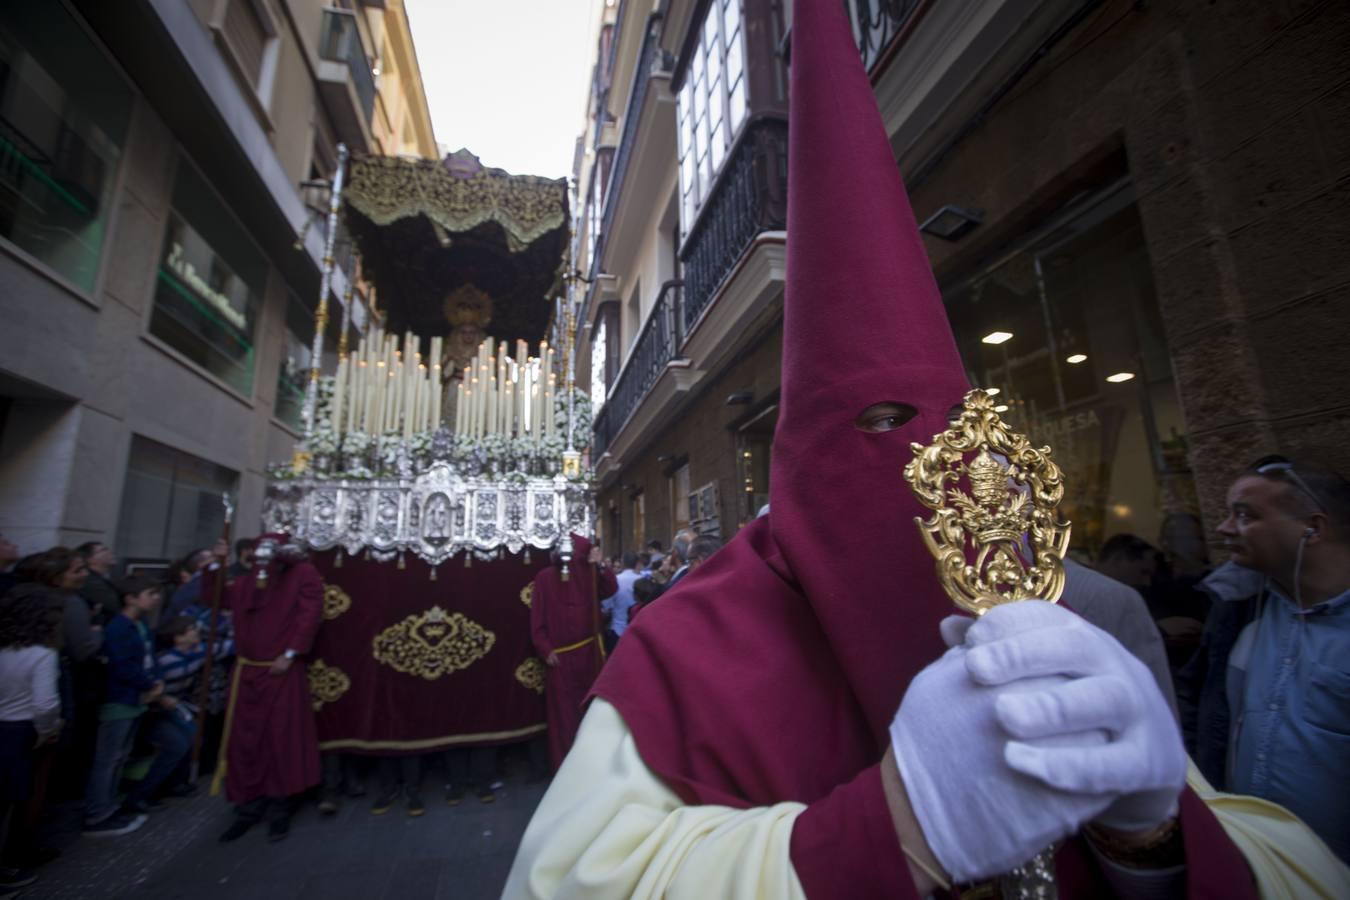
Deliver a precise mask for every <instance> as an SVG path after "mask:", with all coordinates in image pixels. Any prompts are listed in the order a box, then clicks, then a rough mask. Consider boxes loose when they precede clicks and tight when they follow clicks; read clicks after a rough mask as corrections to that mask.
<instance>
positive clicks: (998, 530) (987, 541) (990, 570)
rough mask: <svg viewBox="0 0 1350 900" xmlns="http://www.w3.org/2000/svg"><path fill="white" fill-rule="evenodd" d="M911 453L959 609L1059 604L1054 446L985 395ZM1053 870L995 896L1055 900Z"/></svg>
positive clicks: (1045, 867) (1001, 888)
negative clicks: (1015, 425) (1021, 427)
mask: <svg viewBox="0 0 1350 900" xmlns="http://www.w3.org/2000/svg"><path fill="white" fill-rule="evenodd" d="M911 447H912V449H913V450H914V460H913V461H912V462H910V463H909V464H908V465H906V466H905V480H906V481H908V482H909V485H910V487H911V488H913V489H914V494H915V496H917V497H918V498H919V502H920V503H922V504H923V505H924V506H926V507H928V508H929V509H931V510H933V515H932V517H931V518H929V519H928V521H926V522H925V521H924V520H923V519H922V518H919V517H915V519H914V523H915V524H916V525H918V526H919V533H920V534H921V535H923V542H924V544H925V545H926V546H927V547H928V552H929V553H931V554H933V559H934V560H936V563H937V575H938V580H939V581H940V582H941V583H942V588H943V590H945V591H946V592H947V596H948V597H950V598H951V599H952V602H953V603H955V604H956V605H957V606H959V607H961V608H962V609H964V610H966V611H967V612H971V613H974V614H975V615H977V616H979V615H983V614H984V613H986V612H988V611H989V610H990V609H992V608H993V607H995V606H997V605H999V604H1001V603H1013V602H1016V601H1019V600H1032V599H1041V600H1049V601H1050V602H1051V603H1054V602H1055V601H1057V600H1058V599H1059V597H1060V595H1061V594H1062V593H1063V592H1064V554H1065V553H1066V552H1067V551H1068V549H1069V523H1068V522H1065V521H1063V520H1062V519H1061V518H1060V517H1059V502H1060V500H1062V499H1063V497H1064V479H1063V473H1062V472H1060V469H1059V466H1057V465H1055V463H1054V462H1053V461H1052V460H1051V459H1050V448H1049V447H1042V448H1040V449H1037V448H1035V447H1033V446H1031V442H1030V441H1028V440H1027V438H1026V436H1025V435H1022V434H1018V433H1017V432H1015V431H1012V430H1011V429H1009V428H1008V426H1007V425H1005V424H1004V422H1003V420H1002V419H1000V418H999V415H998V413H997V412H996V411H995V410H994V401H993V400H992V399H991V398H990V397H989V395H988V394H986V393H985V392H984V391H981V390H974V391H971V392H969V393H968V394H966V397H965V402H964V403H963V404H962V407H961V415H960V417H959V418H958V419H957V420H956V421H955V422H953V423H952V426H951V427H950V428H948V429H947V430H946V431H944V432H942V433H941V434H938V435H934V437H933V442H932V443H931V444H929V445H928V446H927V447H925V446H923V445H921V444H912V445H911ZM1054 872H1055V867H1054V848H1047V849H1046V850H1043V851H1041V852H1040V853H1038V854H1036V856H1034V857H1032V858H1031V859H1030V860H1028V861H1027V862H1026V863H1024V864H1023V865H1021V866H1018V867H1017V868H1015V869H1013V870H1012V871H1011V872H1008V873H1007V874H1005V875H1003V876H1001V877H1000V878H999V879H998V880H997V885H998V887H997V892H996V895H997V896H1001V897H1003V898H1005V900H1033V898H1035V900H1054V898H1056V897H1058V896H1059V892H1058V888H1057V887H1056V884H1055V875H1054Z"/></svg>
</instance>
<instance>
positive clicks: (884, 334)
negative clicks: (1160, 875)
mask: <svg viewBox="0 0 1350 900" xmlns="http://www.w3.org/2000/svg"><path fill="white" fill-rule="evenodd" d="M793 9H794V18H793V23H792V29H793V35H794V41H793V44H792V60H791V89H790V90H789V92H788V97H789V103H790V118H791V121H792V128H791V129H790V131H789V134H788V140H789V149H788V153H789V156H790V159H791V164H790V165H789V166H788V227H787V234H788V247H787V278H786V286H785V289H784V300H783V358H782V359H783V362H782V365H783V373H782V387H781V398H780V405H779V417H778V423H777V426H776V428H775V431H774V441H773V454H772V458H771V460H770V467H771V475H770V478H769V495H770V503H771V505H772V511H771V512H770V513H769V515H767V516H764V517H763V518H761V519H756V520H755V521H754V522H752V523H750V524H749V525H747V526H746V527H745V528H742V529H741V530H740V532H739V533H738V534H737V535H736V537H735V538H734V539H733V540H732V541H731V542H730V543H729V544H727V546H726V547H725V548H724V549H722V550H720V551H718V553H717V554H716V555H714V556H713V557H712V558H711V559H710V560H708V562H706V563H704V564H703V565H701V566H699V567H698V569H697V570H696V571H695V572H694V573H693V574H691V575H690V576H689V577H687V578H684V579H682V580H681V581H680V583H679V584H678V585H677V586H676V587H675V588H673V589H672V590H671V591H670V593H669V594H668V595H665V596H663V597H662V598H661V602H660V603H657V604H655V605H654V607H653V609H651V610H650V611H647V612H644V613H643V614H642V616H641V617H640V618H639V619H638V620H637V621H635V622H634V623H633V624H632V626H631V627H630V628H629V629H628V630H627V631H626V632H624V637H623V641H622V642H621V644H620V646H619V649H618V651H617V652H616V653H615V655H614V659H613V660H612V661H611V663H610V664H609V665H608V666H606V667H605V673H604V675H603V676H601V678H600V679H599V681H597V682H596V685H595V694H596V695H597V696H600V697H603V698H605V699H606V700H607V701H609V702H610V703H611V704H613V705H614V707H615V708H616V709H617V710H618V712H619V714H620V715H621V716H622V717H623V720H624V722H625V723H626V724H627V726H628V728H629V731H630V732H631V733H632V735H633V739H634V741H635V742H636V743H637V748H638V752H639V753H640V754H641V755H642V760H643V762H645V763H646V764H647V766H648V767H649V768H650V769H651V770H652V771H653V772H654V773H655V774H656V775H658V776H660V777H661V778H662V780H663V781H664V782H665V783H666V784H667V785H668V786H669V787H670V788H671V790H673V791H674V792H675V793H676V794H678V795H679V796H680V797H681V799H683V800H684V801H685V802H686V803H689V804H723V805H729V806H734V807H740V808H745V807H753V806H767V805H770V804H774V803H780V802H783V801H797V802H800V803H804V804H806V809H805V811H804V812H803V813H802V814H801V815H800V816H798V817H797V819H796V821H795V823H794V825H793V829H792V843H791V856H792V866H793V869H794V870H795V872H796V873H797V875H798V877H799V878H800V880H801V884H802V887H803V889H804V891H805V893H806V896H808V897H810V898H812V900H816V898H832V897H847V898H853V897H892V898H910V897H913V896H914V894H915V891H914V884H913V881H912V880H911V879H910V876H909V871H908V866H907V864H906V862H905V859H904V856H903V854H902V853H901V852H900V849H899V847H898V838H897V836H896V833H895V828H894V826H893V825H892V824H891V820H890V814H889V810H888V808H887V805H886V798H885V795H884V793H883V791H882V787H881V778H880V769H879V764H880V762H879V761H880V760H881V759H882V758H883V755H884V753H885V751H886V748H887V746H888V745H889V743H890V738H889V734H888V726H889V723H890V721H891V719H892V717H893V716H894V715H895V710H896V708H897V707H898V706H899V705H900V700H901V698H902V697H903V696H904V694H905V691H906V689H907V688H908V687H909V684H910V682H911V680H912V679H913V678H914V676H916V675H917V674H918V673H919V672H920V671H922V670H923V668H924V667H925V666H927V665H928V664H929V663H930V662H932V661H933V660H935V659H937V658H938V657H940V656H941V655H942V654H943V652H944V651H945V649H946V648H945V647H944V646H943V643H942V640H941V638H940V637H939V632H938V624H939V622H940V621H941V620H942V618H943V617H944V616H946V615H947V614H948V613H949V612H952V611H953V607H952V604H951V601H950V600H948V598H947V597H946V595H945V593H944V591H943V590H942V587H941V584H940V583H939V581H938V578H937V575H936V569H935V566H934V562H933V559H932V557H931V556H930V555H929V553H928V551H927V550H926V549H925V547H924V544H923V541H922V540H921V538H920V536H919V534H918V532H917V530H916V529H915V526H914V520H915V517H922V518H927V517H928V515H929V513H928V511H927V510H926V509H925V508H924V507H923V506H922V505H921V504H920V503H919V502H918V500H917V499H916V498H915V497H914V495H913V493H912V492H911V491H910V490H909V488H908V487H907V486H906V485H905V483H904V481H903V479H902V476H901V472H902V469H903V467H904V464H905V463H906V462H908V461H909V460H911V459H913V457H914V454H913V452H912V450H911V448H910V445H911V443H912V442H918V443H927V442H928V441H930V440H931V439H932V436H933V435H934V434H937V433H939V432H941V431H943V430H945V429H946V428H947V425H948V413H949V411H950V410H951V408H952V407H953V405H955V404H957V403H960V402H961V397H962V395H963V394H965V392H966V390H967V382H966V376H965V369H964V366H963V365H962V361H961V358H960V355H959V353H958V352H957V347H956V342H955V340H954V339H953V338H952V333H951V328H950V325H949V324H948V321H947V314H946V309H945V307H944V305H943V302H942V296H941V293H940V292H939V291H938V288H937V284H936V282H935V281H934V279H933V275H932V271H931V268H930V265H929V261H928V256H927V253H926V251H925V248H924V245H923V241H922V239H921V237H920V235H919V231H918V228H917V226H916V224H915V220H914V216H913V213H912V211H911V209H910V205H909V200H908V197H907V196H906V194H905V189H904V185H903V184H902V183H901V179H900V170H899V168H898V167H897V166H896V164H895V155H894V153H893V151H892V148H891V145H890V140H889V135H888V134H887V133H886V130H885V128H884V127H883V125H882V121H881V116H880V114H879V113H878V110H877V103H876V97H875V95H874V94H873V92H872V86H871V82H870V81H869V80H868V76H867V72H866V71H865V70H864V68H863V65H862V60H861V57H860V56H859V54H858V48H857V45H856V44H855V43H854V40H853V34H852V31H851V29H850V25H849V22H848V20H847V18H846V17H845V13H844V9H843V8H842V5H841V4H840V3H838V2H833V0H796V2H795V3H794V5H793ZM802 35H805V36H808V37H809V40H800V41H799V40H796V39H795V38H796V37H799V36H802ZM991 315H992V316H994V318H991V319H990V320H989V321H990V322H991V323H992V322H994V321H997V310H995V311H994V312H991ZM991 327H992V325H991ZM874 404H900V406H898V407H897V411H898V415H894V416H891V417H890V418H892V419H893V420H894V421H892V422H890V423H887V422H884V421H880V422H877V423H876V424H877V425H880V426H883V427H877V428H869V429H860V428H858V427H857V426H856V422H857V420H858V418H859V417H860V416H861V415H863V414H864V412H865V411H868V410H871V409H872V407H873V405H874ZM867 414H868V415H869V416H870V415H874V414H875V411H873V412H869V413H867ZM979 774H980V773H972V777H979ZM1180 806H1181V827H1182V829H1183V839H1184V842H1185V852H1186V864H1187V890H1188V897H1190V898H1199V897H1218V896H1222V897H1232V898H1244V900H1245V898H1248V897H1253V896H1255V888H1254V885H1253V881H1252V877H1251V872H1250V870H1249V869H1248V868H1247V866H1246V864H1245V863H1244V861H1243V858H1242V855H1241V853H1239V852H1238V849H1237V847H1236V846H1235V845H1234V844H1233V842H1232V841H1231V840H1229V839H1228V838H1227V836H1226V835H1225V833H1224V831H1223V828H1222V827H1221V826H1220V824H1219V823H1218V821H1217V820H1216V819H1215V818H1214V816H1213V814H1212V813H1210V811H1209V810H1208V809H1207V808H1206V807H1205V805H1204V804H1203V803H1201V802H1200V801H1199V798H1198V797H1196V796H1195V795H1194V794H1193V793H1191V792H1189V791H1187V792H1185V793H1183V794H1182V795H1181V798H1180ZM1006 826H1007V827H1009V828H1015V827H1017V823H1016V822H1008V823H1006ZM1056 862H1057V866H1058V875H1059V880H1060V896H1061V897H1062V898H1065V900H1079V898H1088V897H1092V898H1095V897H1100V896H1103V895H1104V893H1105V892H1104V891H1103V889H1102V887H1101V885H1100V884H1098V883H1097V882H1096V878H1097V875H1098V870H1097V868H1096V865H1095V862H1094V860H1093V857H1092V855H1091V852H1090V851H1089V850H1088V849H1086V848H1085V847H1084V846H1083V841H1082V840H1070V841H1067V842H1065V844H1064V849H1063V850H1062V851H1061V853H1060V854H1059V856H1058V857H1057V859H1056Z"/></svg>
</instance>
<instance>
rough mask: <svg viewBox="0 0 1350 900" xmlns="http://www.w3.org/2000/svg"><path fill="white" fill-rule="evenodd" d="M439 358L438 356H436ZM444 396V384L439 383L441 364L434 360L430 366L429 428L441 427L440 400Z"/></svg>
mask: <svg viewBox="0 0 1350 900" xmlns="http://www.w3.org/2000/svg"><path fill="white" fill-rule="evenodd" d="M437 359H438V360H439V357H438V358H437ZM444 396H445V385H443V384H441V364H440V362H439V361H437V362H434V363H433V364H432V366H431V429H432V430H433V431H435V430H436V429H438V428H440V427H441V400H442V399H443V398H444Z"/></svg>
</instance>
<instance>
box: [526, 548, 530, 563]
mask: <svg viewBox="0 0 1350 900" xmlns="http://www.w3.org/2000/svg"><path fill="white" fill-rule="evenodd" d="M529 564H530V548H529V547H526V548H525V565H527V566H528V565H529Z"/></svg>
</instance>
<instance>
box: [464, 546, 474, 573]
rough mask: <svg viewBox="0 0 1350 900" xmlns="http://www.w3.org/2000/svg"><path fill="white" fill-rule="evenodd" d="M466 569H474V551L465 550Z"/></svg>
mask: <svg viewBox="0 0 1350 900" xmlns="http://www.w3.org/2000/svg"><path fill="white" fill-rule="evenodd" d="M464 568H466V569H472V568H473V551H472V550H465V551H464Z"/></svg>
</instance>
